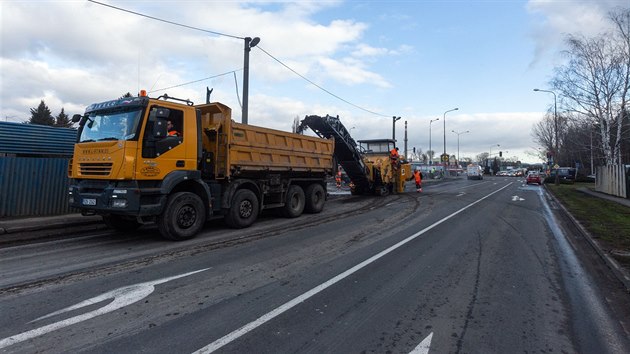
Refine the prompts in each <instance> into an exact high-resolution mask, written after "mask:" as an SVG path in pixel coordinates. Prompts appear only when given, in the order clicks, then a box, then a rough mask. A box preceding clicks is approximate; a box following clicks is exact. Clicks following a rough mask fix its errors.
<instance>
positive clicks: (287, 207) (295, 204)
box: [282, 184, 306, 218]
mask: <svg viewBox="0 0 630 354" xmlns="http://www.w3.org/2000/svg"><path fill="white" fill-rule="evenodd" d="M305 199H306V198H305V196H304V191H303V190H302V188H301V187H300V186H298V185H295V184H293V185H291V186H289V190H288V191H287V196H286V198H285V200H284V207H282V215H284V217H285V218H297V217H298V216H300V215H302V212H303V211H304V204H306V201H305Z"/></svg>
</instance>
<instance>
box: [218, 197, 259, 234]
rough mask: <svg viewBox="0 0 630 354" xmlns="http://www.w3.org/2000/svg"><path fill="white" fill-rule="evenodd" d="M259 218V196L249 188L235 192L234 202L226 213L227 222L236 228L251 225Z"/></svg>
mask: <svg viewBox="0 0 630 354" xmlns="http://www.w3.org/2000/svg"><path fill="white" fill-rule="evenodd" d="M257 218H258V198H257V197H256V194H254V192H252V191H250V190H249V189H241V190H238V191H236V193H234V197H233V198H232V204H231V206H230V209H229V210H228V212H227V214H226V215H225V223H226V224H228V225H229V226H230V227H233V228H235V229H242V228H245V227H248V226H250V225H251V224H253V223H254V221H256V219H257Z"/></svg>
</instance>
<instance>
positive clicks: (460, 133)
mask: <svg viewBox="0 0 630 354" xmlns="http://www.w3.org/2000/svg"><path fill="white" fill-rule="evenodd" d="M451 131H452V132H453V133H455V134H457V163H458V164H459V136H460V135H462V134H466V133H470V130H466V131H465V132H459V133H458V132H456V131H454V130H451Z"/></svg>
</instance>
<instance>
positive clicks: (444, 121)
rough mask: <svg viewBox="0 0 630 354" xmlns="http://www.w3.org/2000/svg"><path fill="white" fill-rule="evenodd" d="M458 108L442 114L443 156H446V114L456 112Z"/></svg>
mask: <svg viewBox="0 0 630 354" xmlns="http://www.w3.org/2000/svg"><path fill="white" fill-rule="evenodd" d="M458 109H459V108H453V109H449V110H448V111H446V112H444V117H443V119H444V120H443V121H442V123H444V155H446V113H448V112H452V111H456V110H458Z"/></svg>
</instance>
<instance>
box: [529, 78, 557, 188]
mask: <svg viewBox="0 0 630 354" xmlns="http://www.w3.org/2000/svg"><path fill="white" fill-rule="evenodd" d="M534 91H535V92H547V93H551V94H553V124H554V129H555V134H554V135H555V140H556V141H555V142H554V147H553V150H554V151H553V153H554V159H553V160H554V161H553V163H554V164H555V165H557V164H558V98H557V97H556V93H555V92H553V91H549V90H541V89H537V88H535V89H534ZM555 184H556V185H558V184H560V175H559V174H558V171H557V170H556V180H555Z"/></svg>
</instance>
